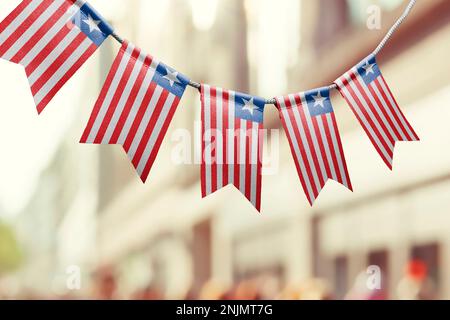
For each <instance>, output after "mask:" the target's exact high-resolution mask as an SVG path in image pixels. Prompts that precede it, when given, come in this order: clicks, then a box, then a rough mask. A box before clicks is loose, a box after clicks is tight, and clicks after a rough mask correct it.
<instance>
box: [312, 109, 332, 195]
mask: <svg viewBox="0 0 450 320" xmlns="http://www.w3.org/2000/svg"><path fill="white" fill-rule="evenodd" d="M319 117H320V118H322V119H323V118H324V117H325V116H323V115H322V116H319ZM311 122H312V125H313V130H314V133H315V136H316V138H317V144H318V145H319V150H315V149H316V148H313V149H314V151H315V153H316V156H317V157H320V159H322V161H323V164H324V166H325V171H326V175H327V176H326V177H324V185H325V183H326V182H327V180H328V179H333V174H332V172H331V163H330V162H329V161H328V157H327V152H326V150H325V143H324V140H325V139H327V137H326V136H325V137H324V136H322V133H321V132H320V128H319V123H318V122H317V117H311ZM325 132H326V131H325ZM321 172H322V171H321V170H320V174H321ZM324 185H322V188H323V186H324Z"/></svg>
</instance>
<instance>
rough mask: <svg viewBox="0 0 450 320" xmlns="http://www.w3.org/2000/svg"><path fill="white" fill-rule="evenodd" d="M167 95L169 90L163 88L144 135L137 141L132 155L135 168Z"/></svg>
mask: <svg viewBox="0 0 450 320" xmlns="http://www.w3.org/2000/svg"><path fill="white" fill-rule="evenodd" d="M168 96H169V91H167V90H163V92H162V93H161V96H160V97H159V99H158V102H157V103H156V107H155V111H154V112H153V114H152V117H151V119H150V121H149V123H148V125H147V129H146V130H145V133H144V135H143V136H142V140H141V141H140V142H139V147H138V149H137V151H136V154H135V155H134V159H133V165H134V166H135V167H136V168H137V167H138V166H139V163H140V162H141V158H142V155H143V154H144V151H145V148H146V147H147V144H148V141H149V140H150V137H151V135H152V133H153V131H154V130H155V126H156V122H157V121H158V119H159V118H160V116H161V112H162V110H163V107H164V104H165V103H166V100H167V97H168Z"/></svg>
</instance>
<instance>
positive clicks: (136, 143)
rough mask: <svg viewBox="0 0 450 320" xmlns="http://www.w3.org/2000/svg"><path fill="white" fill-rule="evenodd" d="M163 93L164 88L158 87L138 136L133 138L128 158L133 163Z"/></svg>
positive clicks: (143, 118) (137, 132) (137, 133)
mask: <svg viewBox="0 0 450 320" xmlns="http://www.w3.org/2000/svg"><path fill="white" fill-rule="evenodd" d="M162 93H163V88H162V87H160V86H156V88H155V91H154V93H153V95H152V98H151V99H150V103H149V104H148V107H147V109H146V110H145V114H144V116H143V117H142V121H141V123H140V125H139V128H138V130H137V131H136V135H135V136H134V138H133V142H132V144H131V147H130V150H128V156H129V157H130V160H131V161H134V157H135V155H136V152H137V150H138V148H139V144H140V143H141V141H142V138H143V137H144V134H145V131H146V130H147V127H148V125H149V122H150V119H151V118H152V115H153V112H154V111H155V108H156V104H157V103H158V100H159V98H160V97H161V95H162Z"/></svg>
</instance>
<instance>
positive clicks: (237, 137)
mask: <svg viewBox="0 0 450 320" xmlns="http://www.w3.org/2000/svg"><path fill="white" fill-rule="evenodd" d="M235 108H236V106H235ZM240 129H241V119H240V118H237V117H236V116H235V117H234V186H235V187H236V188H238V189H239V190H240V189H241V187H240V180H241V177H240V172H241V167H240V165H241V164H240V162H241V159H240V149H241V148H240V145H241V139H240V138H241V130H240Z"/></svg>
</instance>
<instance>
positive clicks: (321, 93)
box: [305, 87, 334, 117]
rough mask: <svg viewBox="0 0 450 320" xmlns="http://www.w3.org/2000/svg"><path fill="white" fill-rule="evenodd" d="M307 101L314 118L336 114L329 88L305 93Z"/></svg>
mask: <svg viewBox="0 0 450 320" xmlns="http://www.w3.org/2000/svg"><path fill="white" fill-rule="evenodd" d="M305 99H306V102H307V104H308V110H309V113H310V115H311V116H312V117H318V116H321V115H324V114H327V113H332V112H334V110H333V106H332V104H331V99H330V89H329V88H327V87H324V88H320V89H314V90H311V91H308V92H305Z"/></svg>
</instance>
